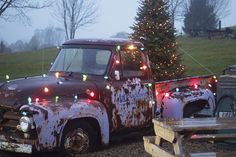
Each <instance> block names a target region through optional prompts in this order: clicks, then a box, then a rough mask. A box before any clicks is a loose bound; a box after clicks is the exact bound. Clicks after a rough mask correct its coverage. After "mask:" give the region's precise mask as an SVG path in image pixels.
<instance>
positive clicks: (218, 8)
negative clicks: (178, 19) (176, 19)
mask: <svg viewBox="0 0 236 157" xmlns="http://www.w3.org/2000/svg"><path fill="white" fill-rule="evenodd" d="M192 1H193V0H185V2H184V5H183V6H184V7H183V14H182V15H183V16H184V15H185V14H186V13H188V12H189V7H190V5H191V3H192ZM207 2H208V5H209V6H211V7H212V8H213V13H214V14H215V15H217V17H218V19H222V18H224V17H226V16H227V15H228V14H229V13H230V10H229V5H230V0H207Z"/></svg>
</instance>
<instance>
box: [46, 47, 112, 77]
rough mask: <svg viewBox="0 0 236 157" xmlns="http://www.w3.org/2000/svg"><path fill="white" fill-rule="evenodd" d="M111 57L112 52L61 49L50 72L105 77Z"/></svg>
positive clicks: (89, 49)
mask: <svg viewBox="0 0 236 157" xmlns="http://www.w3.org/2000/svg"><path fill="white" fill-rule="evenodd" d="M110 55H111V51H110V50H103V49H92V48H64V49H61V51H60V53H59V55H58V56H57V58H56V60H55V62H54V64H53V65H52V67H51V69H50V71H54V72H55V71H62V72H77V73H82V74H92V75H103V74H104V73H105V71H106V68H107V64H108V62H109V58H110Z"/></svg>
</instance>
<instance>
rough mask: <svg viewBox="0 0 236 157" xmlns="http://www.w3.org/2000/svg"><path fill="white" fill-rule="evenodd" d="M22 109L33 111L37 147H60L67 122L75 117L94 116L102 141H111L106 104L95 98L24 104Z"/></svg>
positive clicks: (39, 148)
mask: <svg viewBox="0 0 236 157" xmlns="http://www.w3.org/2000/svg"><path fill="white" fill-rule="evenodd" d="M21 111H28V112H32V113H34V114H33V121H34V123H35V127H36V131H37V135H38V141H37V142H36V149H37V150H38V151H42V150H52V149H55V148H57V147H60V143H61V138H62V134H63V129H64V128H65V126H66V124H67V123H68V122H69V121H71V120H75V119H81V118H93V119H95V120H96V121H97V122H98V124H99V128H100V133H101V143H102V144H104V145H106V144H108V143H109V120H108V115H107V111H106V109H105V107H104V105H103V104H102V103H100V102H98V101H95V100H85V99H83V100H78V101H76V102H73V101H63V102H51V103H44V102H43V103H38V104H32V105H24V106H22V107H21Z"/></svg>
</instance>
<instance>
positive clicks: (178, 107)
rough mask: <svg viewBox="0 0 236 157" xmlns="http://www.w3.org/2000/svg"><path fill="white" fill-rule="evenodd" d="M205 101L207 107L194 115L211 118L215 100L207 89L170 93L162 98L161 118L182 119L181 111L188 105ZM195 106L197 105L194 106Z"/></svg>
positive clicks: (189, 89) (186, 89)
mask: <svg viewBox="0 0 236 157" xmlns="http://www.w3.org/2000/svg"><path fill="white" fill-rule="evenodd" d="M199 100H206V102H208V107H206V108H203V109H202V110H201V111H200V112H197V113H196V114H201V115H208V116H213V113H214V108H215V98H214V96H213V93H212V92H211V91H210V90H208V89H194V90H193V89H191V88H185V89H184V91H178V92H176V91H175V92H170V93H169V96H168V97H165V96H164V97H163V99H162V105H163V117H164V118H175V119H180V118H183V114H184V113H183V110H184V107H185V106H186V105H188V103H191V102H197V101H199ZM196 105H197V104H196Z"/></svg>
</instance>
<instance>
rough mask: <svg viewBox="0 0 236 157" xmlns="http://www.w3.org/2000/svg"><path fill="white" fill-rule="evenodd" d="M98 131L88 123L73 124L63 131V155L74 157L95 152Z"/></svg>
mask: <svg viewBox="0 0 236 157" xmlns="http://www.w3.org/2000/svg"><path fill="white" fill-rule="evenodd" d="M97 139H98V135H97V132H96V130H95V129H94V128H93V127H92V126H91V125H90V124H88V123H86V122H83V121H79V122H78V123H72V124H70V125H69V126H67V127H66V128H65V130H64V131H63V136H62V142H61V147H62V149H63V154H66V155H69V156H71V157H74V156H76V155H78V154H83V153H88V152H92V151H94V150H95V148H96V146H97V143H98V140H97Z"/></svg>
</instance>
